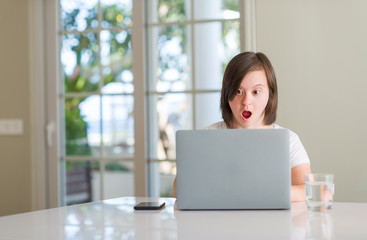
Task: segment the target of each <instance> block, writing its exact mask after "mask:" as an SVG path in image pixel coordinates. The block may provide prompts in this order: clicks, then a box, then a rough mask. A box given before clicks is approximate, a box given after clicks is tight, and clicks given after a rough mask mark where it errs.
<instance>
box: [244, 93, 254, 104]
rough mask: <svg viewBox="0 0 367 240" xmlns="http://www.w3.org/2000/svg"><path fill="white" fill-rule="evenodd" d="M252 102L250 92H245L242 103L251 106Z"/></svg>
mask: <svg viewBox="0 0 367 240" xmlns="http://www.w3.org/2000/svg"><path fill="white" fill-rule="evenodd" d="M251 103H252V97H251V95H250V94H243V97H242V104H243V105H244V106H249V105H251Z"/></svg>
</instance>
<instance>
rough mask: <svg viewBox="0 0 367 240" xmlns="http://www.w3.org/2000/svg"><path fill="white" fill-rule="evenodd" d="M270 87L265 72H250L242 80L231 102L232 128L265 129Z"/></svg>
mask: <svg viewBox="0 0 367 240" xmlns="http://www.w3.org/2000/svg"><path fill="white" fill-rule="evenodd" d="M268 100H269V87H268V82H267V80H266V75H265V72H264V70H257V71H252V72H249V73H247V74H246V75H245V77H244V78H243V79H242V82H241V84H240V86H239V88H238V89H237V92H236V95H235V97H234V98H233V99H232V100H230V101H229V106H230V108H231V110H232V114H233V116H232V126H231V127H232V128H264V127H266V126H265V124H264V116H265V108H266V105H267V104H268Z"/></svg>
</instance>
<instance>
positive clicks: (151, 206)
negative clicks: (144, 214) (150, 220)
mask: <svg viewBox="0 0 367 240" xmlns="http://www.w3.org/2000/svg"><path fill="white" fill-rule="evenodd" d="M164 205H166V203H165V202H141V203H138V204H136V205H135V206H134V209H135V210H159V209H161V208H163V207H164Z"/></svg>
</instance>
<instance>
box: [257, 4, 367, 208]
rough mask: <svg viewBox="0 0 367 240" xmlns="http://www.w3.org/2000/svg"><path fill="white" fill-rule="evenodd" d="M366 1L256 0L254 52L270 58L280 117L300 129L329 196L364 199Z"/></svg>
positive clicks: (283, 122) (366, 188)
mask: <svg viewBox="0 0 367 240" xmlns="http://www.w3.org/2000/svg"><path fill="white" fill-rule="evenodd" d="M366 9H367V1H363V0H348V1H345V0H322V1H320V0H307V1H305V0H276V1H274V0H257V1H256V27H257V35H256V38H257V49H256V50H257V51H261V52H264V53H265V54H267V56H268V57H269V58H270V60H271V61H272V63H273V65H274V68H275V71H276V75H277V80H278V86H279V96H280V99H279V111H278V121H277V122H278V124H280V125H282V126H285V127H288V128H290V129H292V130H294V131H295V132H296V133H298V135H299V136H300V138H301V140H302V142H303V143H304V145H305V147H306V150H307V152H308V154H309V157H310V159H311V168H312V171H313V172H330V173H334V174H335V184H336V185H335V187H336V188H335V200H336V201H355V202H367V153H366V147H367V141H366V138H367V125H366V123H365V122H366V119H367V111H366V110H367V107H366V105H365V103H366V97H365V93H366V89H367V75H366V69H367V14H366Z"/></svg>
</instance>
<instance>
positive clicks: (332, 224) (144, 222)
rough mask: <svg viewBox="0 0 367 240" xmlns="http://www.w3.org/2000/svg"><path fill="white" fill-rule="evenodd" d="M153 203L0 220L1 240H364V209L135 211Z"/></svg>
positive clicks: (300, 206) (120, 202) (121, 201)
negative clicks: (312, 211)
mask: <svg viewBox="0 0 367 240" xmlns="http://www.w3.org/2000/svg"><path fill="white" fill-rule="evenodd" d="M149 200H157V199H152V198H134V197H124V198H116V199H111V200H106V201H100V202H93V203H87V204H80V205H74V206H69V207H61V208H55V209H49V210H42V211H36V212H30V213H24V214H18V215H11V216H5V217H0V239H37V240H38V239H364V238H366V236H367V227H366V226H367V225H366V223H367V203H334V206H333V209H332V210H331V211H330V212H327V213H311V212H308V211H307V208H306V204H305V203H293V204H292V207H291V210H221V211H208V210H206V211H180V210H178V209H177V208H176V205H175V203H176V199H174V198H161V199H159V200H161V201H165V202H166V207H165V208H164V209H162V210H159V211H134V209H133V207H134V205H135V204H136V203H137V202H143V201H149Z"/></svg>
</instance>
